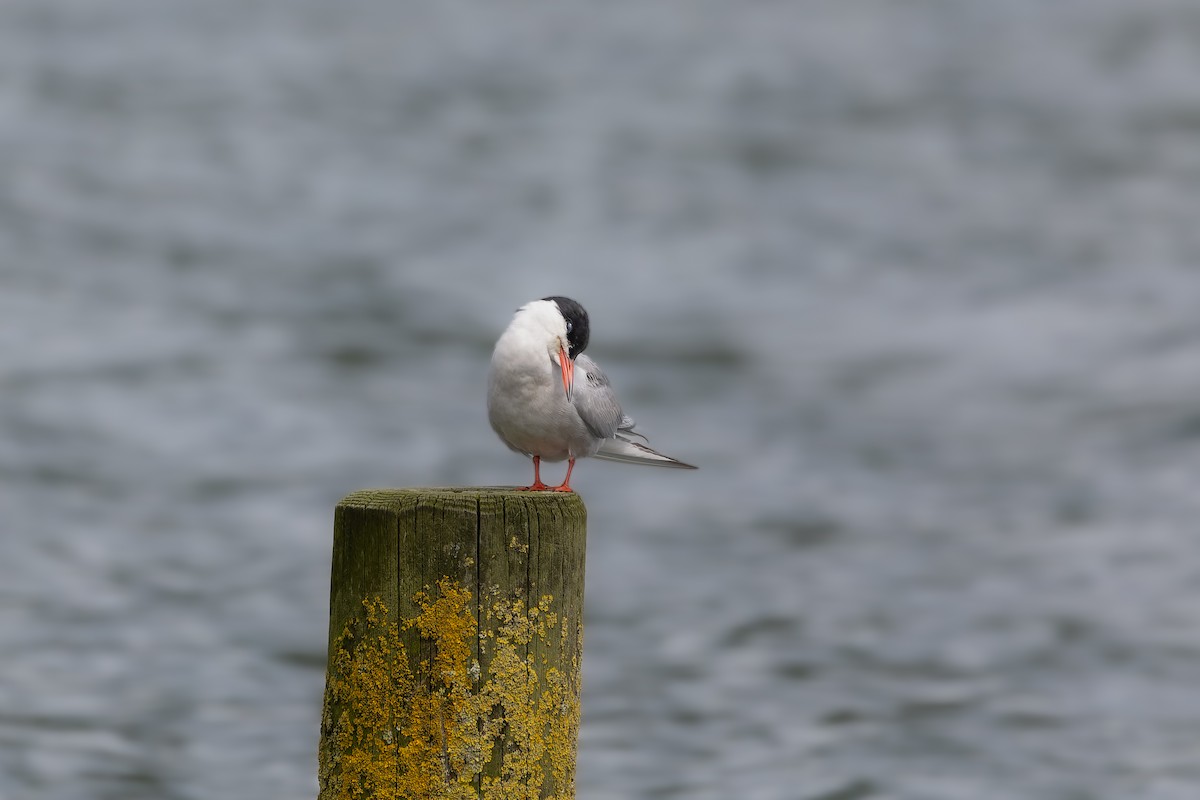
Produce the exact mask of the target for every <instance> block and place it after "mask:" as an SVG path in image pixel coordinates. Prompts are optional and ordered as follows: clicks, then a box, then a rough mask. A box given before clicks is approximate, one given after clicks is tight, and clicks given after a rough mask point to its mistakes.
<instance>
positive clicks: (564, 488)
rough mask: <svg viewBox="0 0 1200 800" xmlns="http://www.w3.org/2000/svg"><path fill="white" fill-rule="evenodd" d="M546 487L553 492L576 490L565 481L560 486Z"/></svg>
mask: <svg viewBox="0 0 1200 800" xmlns="http://www.w3.org/2000/svg"><path fill="white" fill-rule="evenodd" d="M546 488H547V489H549V490H550V491H552V492H574V491H575V490H574V489H572V488H571V487H570V486H567V485H566V484H565V483H564V484H562V485H560V486H547V487H546Z"/></svg>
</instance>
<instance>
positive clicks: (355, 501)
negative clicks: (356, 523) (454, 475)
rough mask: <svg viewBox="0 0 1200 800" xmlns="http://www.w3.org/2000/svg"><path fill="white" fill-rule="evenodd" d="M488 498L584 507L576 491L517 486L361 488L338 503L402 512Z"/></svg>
mask: <svg viewBox="0 0 1200 800" xmlns="http://www.w3.org/2000/svg"><path fill="white" fill-rule="evenodd" d="M485 497H488V498H494V499H498V500H519V501H521V502H525V503H538V504H545V505H548V506H552V507H557V508H568V507H571V506H575V505H579V506H582V505H583V499H582V498H581V497H580V496H579V495H578V494H576V493H575V492H524V491H519V490H518V489H517V488H516V487H515V486H438V487H427V488H426V487H417V488H403V489H392V488H384V489H359V490H358V491H354V492H351V493H350V494H348V495H346V496H345V497H343V498H342V499H341V501H339V502H338V506H341V507H346V506H349V507H354V508H384V509H397V510H399V509H401V508H403V507H411V505H412V504H413V503H414V502H419V501H425V502H446V501H451V502H454V503H463V502H471V501H473V500H475V501H477V500H479V499H482V498H485Z"/></svg>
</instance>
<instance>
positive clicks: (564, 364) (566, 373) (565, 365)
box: [558, 344, 575, 400]
mask: <svg viewBox="0 0 1200 800" xmlns="http://www.w3.org/2000/svg"><path fill="white" fill-rule="evenodd" d="M558 366H559V368H560V369H562V382H563V389H564V390H565V391H566V393H567V399H568V400H570V399H571V389H573V388H574V386H575V362H574V361H572V360H571V359H569V358H567V351H566V350H565V349H564V348H563V346H562V345H561V344H560V345H559V346H558Z"/></svg>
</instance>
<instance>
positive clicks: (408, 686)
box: [320, 578, 582, 800]
mask: <svg viewBox="0 0 1200 800" xmlns="http://www.w3.org/2000/svg"><path fill="white" fill-rule="evenodd" d="M489 594H491V595H492V598H493V601H492V602H491V604H490V605H489V606H488V607H487V608H486V609H485V611H484V615H483V625H482V629H479V628H480V626H478V625H477V624H476V617H475V613H476V607H475V604H473V603H472V602H471V593H470V591H469V590H467V589H465V588H463V587H461V586H459V585H457V584H456V583H455V582H454V581H451V580H450V579H449V578H443V579H442V580H440V581H439V582H438V585H437V587H436V590H435V589H433V588H430V587H427V589H426V591H424V592H419V593H417V595H416V596H415V597H414V598H413V600H414V603H415V605H416V607H417V608H418V609H419V611H420V613H419V614H418V615H417V616H415V617H413V618H411V619H405V620H401V621H399V622H390V621H389V617H388V610H387V608H386V607H385V606H384V605H383V603H382V602H381V601H379V600H378V599H375V600H372V599H369V598H368V599H366V600H364V601H363V608H364V612H365V613H364V615H363V617H362V618H361V619H359V620H356V621H354V622H351V623H349V624H348V625H347V626H346V629H345V630H344V632H343V635H342V642H341V647H340V648H339V649H338V652H337V653H336V655H335V657H334V659H333V662H332V663H331V665H330V674H329V678H328V682H327V689H326V697H325V713H324V719H323V725H322V734H323V736H322V738H323V745H322V758H321V772H320V778H321V799H322V800H358V799H359V798H367V797H388V798H391V797H396V798H412V799H413V800H416V798H422V799H423V798H452V799H457V798H476V797H482V798H489V799H491V800H509V799H510V798H540V797H547V798H554V799H555V800H566V799H567V798H573V797H574V796H575V785H574V783H575V781H574V772H575V744H576V741H577V738H578V731H579V656H578V654H579V652H580V645H581V638H582V626H581V625H580V623H579V622H578V621H577V620H576V621H568V620H567V619H566V618H565V617H561V618H560V615H559V614H558V613H557V612H555V611H554V610H553V598H552V597H551V596H549V595H544V596H542V597H541V598H540V600H539V601H538V603H537V604H536V605H532V606H530V607H528V608H527V607H526V603H525V602H524V601H523V600H522V599H520V598H516V599H513V598H499V599H495V598H497V597H498V596H499V594H500V592H499V590H498V588H497V587H492V590H491V592H489ZM413 629H415V630H416V631H417V632H418V633H419V635H420V643H421V655H422V657H421V658H419V660H417V661H416V662H415V663H413V662H411V661H410V657H409V655H408V653H407V652H406V649H405V647H404V644H403V642H402V641H401V632H402V631H408V630H413ZM476 644H477V645H478V647H479V650H480V652H481V653H482V658H483V660H484V661H485V663H486V665H485V666H483V667H481V665H480V662H479V659H478V658H477V657H476V656H475V654H474V651H473V649H472V648H473V645H476ZM568 652H569V653H571V654H572V655H571V657H570V659H569V661H570V663H566V664H559V663H558V662H559V661H561V660H562V658H563V657H564V656H565V654H566V653H568ZM410 664H411V666H410Z"/></svg>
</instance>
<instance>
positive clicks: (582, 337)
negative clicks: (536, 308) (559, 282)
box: [542, 295, 592, 358]
mask: <svg viewBox="0 0 1200 800" xmlns="http://www.w3.org/2000/svg"><path fill="white" fill-rule="evenodd" d="M542 299H543V300H550V301H553V302H554V304H555V305H557V306H558V310H559V313H561V314H562V315H563V319H565V320H566V321H567V344H568V345H569V346H570V352H568V353H567V356H568V357H570V358H575V356H577V355H579V354H580V353H582V352H583V351H584V350H586V349H587V346H588V337H589V336H591V333H592V331H591V328H590V327H589V325H588V314H587V312H586V311H584V310H583V306H581V305H579V303H576V302H575V301H574V300H572V299H571V298H569V297H559V296H557V295H556V296H554V297H543V298H542Z"/></svg>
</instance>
